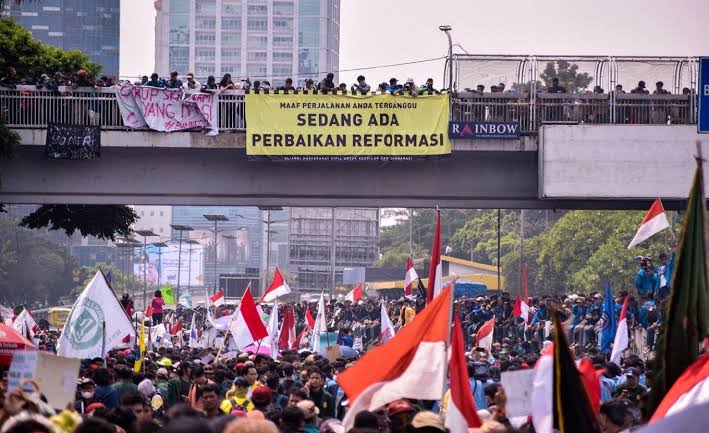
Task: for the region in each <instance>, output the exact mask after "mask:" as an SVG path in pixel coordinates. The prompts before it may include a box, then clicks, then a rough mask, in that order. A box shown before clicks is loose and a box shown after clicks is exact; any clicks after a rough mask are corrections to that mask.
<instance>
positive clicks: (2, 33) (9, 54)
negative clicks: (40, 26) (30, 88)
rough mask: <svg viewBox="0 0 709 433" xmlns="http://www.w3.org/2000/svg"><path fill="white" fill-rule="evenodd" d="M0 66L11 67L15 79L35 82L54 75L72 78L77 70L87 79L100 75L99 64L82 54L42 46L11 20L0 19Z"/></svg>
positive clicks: (45, 45)
mask: <svg viewBox="0 0 709 433" xmlns="http://www.w3.org/2000/svg"><path fill="white" fill-rule="evenodd" d="M0 66H1V67H2V68H3V69H4V68H5V67H8V66H12V67H14V68H15V70H17V77H18V78H19V79H23V78H29V79H37V78H39V76H40V75H42V74H48V75H50V76H51V75H52V74H54V73H55V72H61V73H62V74H64V75H69V76H72V75H73V74H75V73H76V71H78V70H79V69H85V70H86V71H88V73H89V76H91V77H95V76H96V75H98V73H99V72H101V65H99V64H97V63H94V62H91V61H89V58H88V56H86V54H84V53H82V52H81V51H76V50H75V51H68V52H64V51H63V50H62V49H61V48H56V47H52V46H51V45H47V44H43V43H41V42H39V41H37V40H35V39H33V38H32V35H31V34H30V32H28V31H27V30H26V29H25V28H24V27H22V26H21V25H19V24H18V23H16V22H15V21H14V20H13V19H11V18H2V19H0Z"/></svg>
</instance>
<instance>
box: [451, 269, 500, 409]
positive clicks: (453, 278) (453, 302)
mask: <svg viewBox="0 0 709 433" xmlns="http://www.w3.org/2000/svg"><path fill="white" fill-rule="evenodd" d="M451 278H452V281H448V284H449V285H450V286H449V288H450V291H451V300H450V303H449V305H448V327H447V328H446V346H445V350H446V359H447V358H448V349H449V348H450V346H451V333H452V331H453V313H454V310H455V281H456V280H457V278H456V277H451ZM493 332H494V330H493ZM447 379H448V361H446V362H444V363H443V389H442V390H441V402H443V399H444V398H445V396H446V391H447V388H448V383H447Z"/></svg>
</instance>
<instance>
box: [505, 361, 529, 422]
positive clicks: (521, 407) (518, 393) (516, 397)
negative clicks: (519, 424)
mask: <svg viewBox="0 0 709 433" xmlns="http://www.w3.org/2000/svg"><path fill="white" fill-rule="evenodd" d="M535 373H536V371H535V370H534V369H532V368H530V369H527V370H517V371H508V372H505V373H502V387H503V388H504V389H505V395H506V396H507V406H506V409H507V416H509V417H516V416H525V417H526V416H527V415H529V414H530V413H531V405H530V403H531V401H532V382H533V381H534V374H535Z"/></svg>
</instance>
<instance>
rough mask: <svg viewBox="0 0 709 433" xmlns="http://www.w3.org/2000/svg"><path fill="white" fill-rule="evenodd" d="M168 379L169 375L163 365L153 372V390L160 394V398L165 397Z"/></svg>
mask: <svg viewBox="0 0 709 433" xmlns="http://www.w3.org/2000/svg"><path fill="white" fill-rule="evenodd" d="M169 380H170V375H169V373H168V372H167V369H166V368H165V367H160V368H158V371H157V372H156V373H155V391H157V393H158V394H160V395H161V396H162V398H167V389H168V381H169Z"/></svg>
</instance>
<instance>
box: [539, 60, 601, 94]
mask: <svg viewBox="0 0 709 433" xmlns="http://www.w3.org/2000/svg"><path fill="white" fill-rule="evenodd" d="M578 69H579V67H578V65H577V64H575V63H569V62H567V61H566V60H559V61H556V62H548V63H547V64H546V67H545V68H544V72H542V73H541V75H540V76H539V77H540V78H541V79H542V82H544V83H546V85H550V84H551V81H552V79H554V78H558V79H559V85H561V86H563V87H566V90H567V91H568V92H569V93H578V92H579V91H581V90H586V89H588V85H589V84H591V82H592V81H593V77H591V76H590V75H588V73H586V72H584V73H579V72H578Z"/></svg>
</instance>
